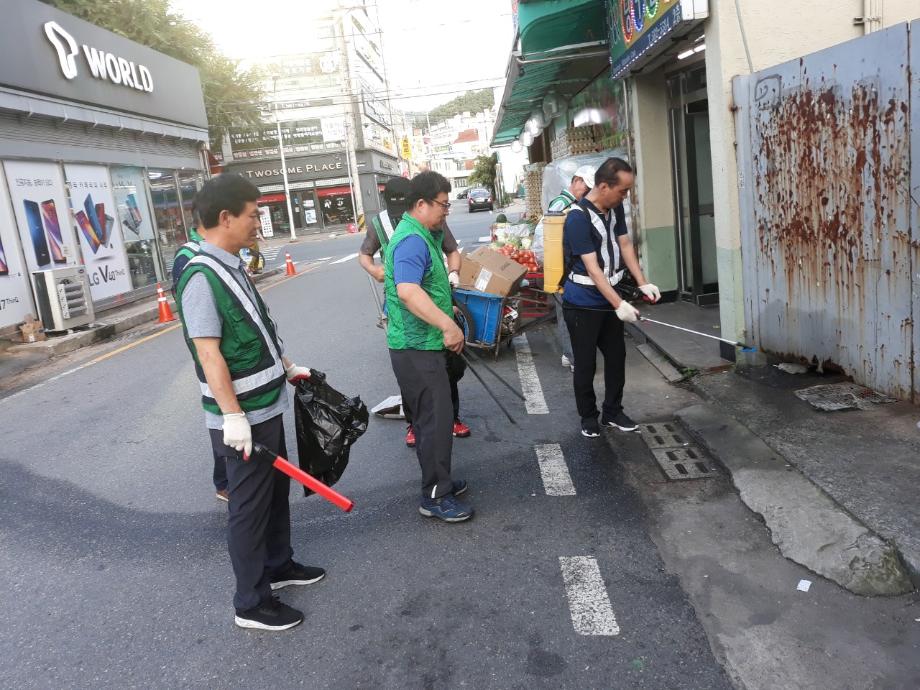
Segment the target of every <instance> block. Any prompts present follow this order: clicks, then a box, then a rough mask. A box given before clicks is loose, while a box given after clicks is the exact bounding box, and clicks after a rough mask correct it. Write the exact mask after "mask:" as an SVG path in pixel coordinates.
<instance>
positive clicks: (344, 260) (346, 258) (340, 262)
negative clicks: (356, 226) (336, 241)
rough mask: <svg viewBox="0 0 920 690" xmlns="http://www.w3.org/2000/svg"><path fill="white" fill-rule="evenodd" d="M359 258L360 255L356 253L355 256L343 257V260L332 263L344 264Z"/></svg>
mask: <svg viewBox="0 0 920 690" xmlns="http://www.w3.org/2000/svg"><path fill="white" fill-rule="evenodd" d="M357 256H358V253H357V252H355V253H354V254H349V255H348V256H343V257H342V258H341V259H336V260H335V261H333V262H332V264H344V263H345V262H346V261H351V260H352V259H354V258H357Z"/></svg>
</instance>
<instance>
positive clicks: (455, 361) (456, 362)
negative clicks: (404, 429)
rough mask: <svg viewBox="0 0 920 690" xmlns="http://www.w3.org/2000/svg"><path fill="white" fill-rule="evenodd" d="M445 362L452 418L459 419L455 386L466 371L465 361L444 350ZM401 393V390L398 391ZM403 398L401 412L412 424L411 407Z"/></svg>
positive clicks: (404, 397)
mask: <svg viewBox="0 0 920 690" xmlns="http://www.w3.org/2000/svg"><path fill="white" fill-rule="evenodd" d="M444 357H445V362H446V364H447V380H448V381H450V401H451V402H452V403H453V405H454V419H457V420H458V419H460V390H459V389H458V388H457V382H458V381H459V380H460V379H462V378H463V374H464V373H465V372H466V362H465V361H464V360H463V357H461V356H460V355H458V354H455V353H453V352H451V351H450V350H445V351H444ZM399 393H400V395H402V391H400V392H399ZM402 398H403V403H402V406H403V413H404V414H405V417H406V424H408V425H410V426H412V409H411V408H410V407H409V406H408V405H407V404H406V396H404V395H403V396H402Z"/></svg>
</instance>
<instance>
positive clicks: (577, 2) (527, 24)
mask: <svg viewBox="0 0 920 690" xmlns="http://www.w3.org/2000/svg"><path fill="white" fill-rule="evenodd" d="M518 38H519V40H518V41H516V42H515V43H516V45H515V48H517V47H518V46H519V47H520V48H519V50H520V53H519V54H516V53H515V51H512V54H511V56H510V58H509V61H508V70H507V72H506V81H505V92H504V95H503V96H502V102H501V106H500V108H499V113H498V121H497V122H496V124H495V136H494V137H493V139H492V143H493V144H494V145H496V146H500V145H502V144H509V143H511V142H512V141H514V140H515V139H517V138H518V136H520V134H521V130H522V129H523V128H524V123H525V122H526V121H527V120H528V118H530V114H531V113H532V112H533V111H534V110H539V109H540V108H541V107H542V105H543V99H544V97H545V96H546V94H547V93H548V92H550V91H554V92H555V93H556V94H557V95H558V97H559V98H560V100H561V101H562V102H565V101H567V100H568V99H569V98H571V96H572V95H574V94H575V93H577V92H578V91H579V90H581V89H582V88H583V87H584V86H585V84H587V83H588V82H590V81H591V80H592V79H594V78H595V77H596V76H597V75H598V74H599V73H601V72H602V71H603V70H604V69H605V68H608V67H609V58H607V57H606V56H604V55H600V54H598V53H599V49H600V48H602V47H603V46H601V45H599V44H600V43H602V42H607V41H608V27H607V14H606V3H605V1H604V0H531V1H530V2H526V1H525V0H521V2H520V5H519V9H518ZM586 52H588V53H590V54H591V56H590V57H585V56H584V54H585V53H586ZM548 58H559V59H552V60H550V61H546V62H534V63H532V64H527V63H528V61H530V60H547V59H548ZM568 58H573V59H568ZM574 58H577V59H574Z"/></svg>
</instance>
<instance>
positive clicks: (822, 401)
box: [795, 382, 895, 412]
mask: <svg viewBox="0 0 920 690" xmlns="http://www.w3.org/2000/svg"><path fill="white" fill-rule="evenodd" d="M795 394H796V396H797V397H798V398H800V399H802V400H804V401H805V402H807V403H809V404H810V405H811V406H812V407H814V408H816V409H818V410H822V411H824V412H834V411H836V410H853V409H857V410H871V409H872V407H873V406H874V405H879V404H883V403H893V402H895V399H894V398H889V397H888V396H887V395H882V394H881V393H877V392H876V391H874V390H872V389H871V388H866V387H865V386H860V385H857V384H855V383H849V382H844V383H831V384H826V385H822V386H812V387H811V388H803V389H802V390H798V391H796V392H795Z"/></svg>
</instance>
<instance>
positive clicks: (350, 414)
mask: <svg viewBox="0 0 920 690" xmlns="http://www.w3.org/2000/svg"><path fill="white" fill-rule="evenodd" d="M367 421H368V412H367V406H366V405H365V404H364V403H363V402H361V398H360V397H354V398H347V397H345V396H344V395H342V394H341V393H339V392H338V391H337V390H335V389H334V388H333V387H332V386H330V385H329V384H327V383H326V375H325V374H323V373H322V372H319V371H314V372H313V373H312V375H311V376H310V379H309V380H307V381H299V382H298V383H297V387H296V392H295V393H294V425H295V427H296V429H297V459H298V463H299V464H300V469H302V470H303V471H304V472H306V473H307V474H309V475H312V476H313V477H315V478H316V479H319V480H320V481H321V482H323V483H324V484H326V485H327V486H332V485H333V484H335V483H336V482H337V481H338V480H339V477H341V476H342V473H343V472H345V467H346V466H347V465H348V455H349V453H350V452H351V446H352V444H353V443H354V442H355V441H357V440H358V439H359V438H360V437H361V434H363V433H364V432H365V431H367ZM312 493H313V492H312V491H311V490H310V489H307V488H306V487H304V495H306V496H309V495H310V494H312Z"/></svg>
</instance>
